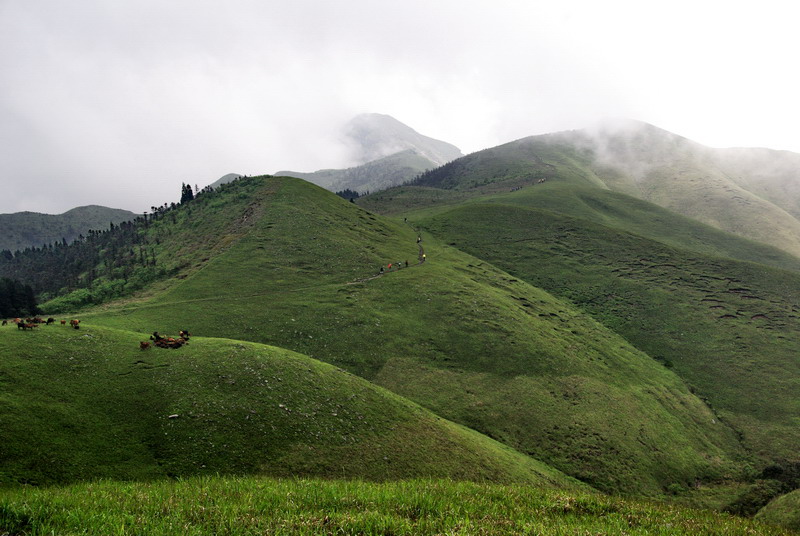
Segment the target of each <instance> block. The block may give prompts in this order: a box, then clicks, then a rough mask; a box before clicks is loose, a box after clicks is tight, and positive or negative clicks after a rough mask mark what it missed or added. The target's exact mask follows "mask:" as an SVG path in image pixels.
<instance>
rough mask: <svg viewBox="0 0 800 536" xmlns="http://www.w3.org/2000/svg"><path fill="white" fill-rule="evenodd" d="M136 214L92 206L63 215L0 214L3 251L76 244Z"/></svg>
mask: <svg viewBox="0 0 800 536" xmlns="http://www.w3.org/2000/svg"><path fill="white" fill-rule="evenodd" d="M135 217H136V214H134V213H133V212H130V211H128V210H121V209H116V208H108V207H101V206H97V205H89V206H85V207H77V208H73V209H72V210H68V211H67V212H65V213H63V214H58V215H54V214H40V213H38V212H17V213H14V214H0V228H2V229H3V233H2V234H0V250H8V251H11V252H14V251H17V250H21V249H25V248H27V247H37V248H39V247H42V245H46V244H52V243H54V242H67V243H69V242H72V241H73V240H75V239H76V238H78V236H79V235H81V234H83V235H85V234H87V233H88V231H89V230H98V229H100V230H102V229H107V228H108V226H109V224H110V223H114V224H118V223H120V222H123V221H128V220H132V219H133V218H135Z"/></svg>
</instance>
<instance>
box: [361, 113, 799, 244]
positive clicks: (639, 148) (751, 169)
mask: <svg viewBox="0 0 800 536" xmlns="http://www.w3.org/2000/svg"><path fill="white" fill-rule="evenodd" d="M776 154H778V153H777V152H767V154H766V155H764V154H763V152H759V151H757V150H746V149H740V150H733V149H728V150H715V149H710V148H708V147H703V146H702V145H699V144H697V143H694V142H692V141H690V140H687V139H686V138H682V137H681V136H678V135H675V134H672V133H670V132H667V131H664V130H662V129H659V128H657V127H654V126H652V125H647V124H644V123H637V122H630V123H625V124H621V125H620V124H617V125H611V126H605V127H600V128H596V129H587V130H577V131H568V132H560V133H555V134H547V135H542V136H532V137H529V138H524V139H521V140H517V141H514V142H511V143H507V144H504V145H501V146H498V147H494V148H491V149H486V150H483V151H478V152H476V153H473V154H471V155H468V156H466V157H464V158H459V159H458V160H456V161H453V162H450V163H449V164H446V165H444V166H442V167H440V168H437V169H434V170H431V171H430V172H428V173H424V174H423V175H422V176H421V177H420V179H419V180H418V181H416V185H417V186H424V187H432V188H437V189H440V190H446V191H450V192H448V195H449V196H455V197H465V196H468V197H474V196H480V195H486V194H493V193H500V192H504V191H505V192H508V191H509V190H511V189H513V188H517V187H522V186H538V185H541V184H542V183H540V181H548V182H550V181H555V182H558V183H562V184H563V183H568V184H571V185H573V186H574V185H582V186H592V187H594V188H601V189H608V190H613V191H616V192H619V193H623V194H626V195H629V196H631V197H635V198H638V199H641V200H644V201H649V202H651V203H654V204H656V205H659V206H661V207H663V208H666V209H668V210H670V211H673V212H676V213H678V214H682V215H684V216H687V217H690V218H692V219H695V220H697V221H700V222H703V223H706V224H708V225H711V226H713V227H716V228H717V229H720V230H723V231H727V232H730V233H734V234H736V235H738V236H740V237H744V238H749V239H752V240H756V241H760V242H763V243H765V244H770V245H772V246H774V247H776V248H779V249H782V250H784V251H786V252H788V253H790V254H792V255H795V256H800V221H798V219H797V218H796V216H794V215H793V214H797V207H798V206H800V196H798V195H797V193H798V192H797V187H796V186H793V185H794V184H796V182H797V181H796V180H795V179H796V178H797V177H798V176H799V175H800V167H798V164H799V163H800V155H794V154H793V153H779V155H780V158H778V157H777V156H776ZM407 194H408V191H406V192H405V195H407ZM398 195H399V196H401V197H402V196H403V195H404V194H400V193H399V192H395V191H391V192H385V194H384V197H387V196H388V197H396V196H398ZM425 197H427V198H430V196H429V195H428V196H423V199H424V198H425ZM379 199H380V198H376V200H375V201H371V200H365V201H364V204H363V206H365V207H368V208H372V206H371V205H370V203H373V202H379V201H378V200H379ZM390 205H394V207H396V204H394V203H390ZM375 208H377V207H375ZM416 208H418V207H416Z"/></svg>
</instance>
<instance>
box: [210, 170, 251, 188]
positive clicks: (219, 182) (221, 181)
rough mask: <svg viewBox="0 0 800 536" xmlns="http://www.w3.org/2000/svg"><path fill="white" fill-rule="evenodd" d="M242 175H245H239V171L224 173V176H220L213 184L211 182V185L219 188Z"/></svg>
mask: <svg viewBox="0 0 800 536" xmlns="http://www.w3.org/2000/svg"><path fill="white" fill-rule="evenodd" d="M242 177H243V175H239V174H238V173H228V174H226V175H223V176H222V177H220V178H218V179H217V180H215V181H214V182H212V183H211V184H209V187H211V188H219V187H220V186H222V185H223V184H228V183H229V182H233V181H235V180H236V179H240V178H242Z"/></svg>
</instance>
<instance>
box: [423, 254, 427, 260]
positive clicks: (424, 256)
mask: <svg viewBox="0 0 800 536" xmlns="http://www.w3.org/2000/svg"><path fill="white" fill-rule="evenodd" d="M426 258H427V257H426V255H425V254H424V253H423V254H422V262H425V259H426Z"/></svg>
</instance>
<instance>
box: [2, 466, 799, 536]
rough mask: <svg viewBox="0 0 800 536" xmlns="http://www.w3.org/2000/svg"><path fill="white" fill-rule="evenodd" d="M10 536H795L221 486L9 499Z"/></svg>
mask: <svg viewBox="0 0 800 536" xmlns="http://www.w3.org/2000/svg"><path fill="white" fill-rule="evenodd" d="M0 533H11V534H28V535H31V536H35V535H45V534H59V535H64V536H66V535H71V534H103V535H107V534H116V535H125V534H147V535H161V534H164V535H167V534H169V535H171V534H183V535H193V534H196V535H200V534H202V535H205V534H217V535H244V534H395V535H405V534H408V535H412V534H414V535H417V534H630V535H636V534H648V535H669V534H693V535H711V534H720V535H722V534H724V535H737V534H765V535H769V534H776V535H777V534H791V533H790V532H787V531H785V530H782V529H779V528H773V527H768V526H766V525H760V524H758V523H756V522H753V521H750V520H745V519H740V518H735V517H731V516H727V515H721V514H716V513H712V512H707V511H696V510H685V509H678V508H675V507H669V506H663V505H656V504H651V503H644V502H631V501H624V500H622V499H616V498H610V497H604V496H598V495H582V494H572V493H570V494H567V493H564V492H557V491H543V490H540V489H535V488H531V487H527V486H501V485H488V484H475V483H465V482H458V483H457V482H451V481H404V482H392V483H383V484H376V483H366V482H358V481H320V480H274V479H264V478H212V477H201V478H193V479H189V480H182V481H177V482H175V481H160V482H155V483H146V484H145V483H119V482H99V483H93V484H82V485H74V486H69V487H64V488H44V489H43V488H13V489H6V490H2V491H0Z"/></svg>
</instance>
